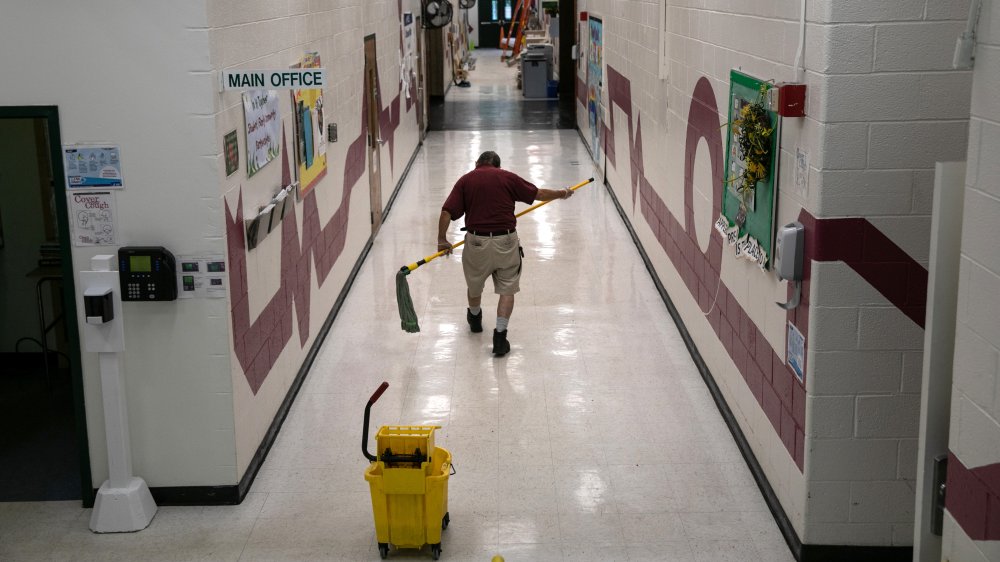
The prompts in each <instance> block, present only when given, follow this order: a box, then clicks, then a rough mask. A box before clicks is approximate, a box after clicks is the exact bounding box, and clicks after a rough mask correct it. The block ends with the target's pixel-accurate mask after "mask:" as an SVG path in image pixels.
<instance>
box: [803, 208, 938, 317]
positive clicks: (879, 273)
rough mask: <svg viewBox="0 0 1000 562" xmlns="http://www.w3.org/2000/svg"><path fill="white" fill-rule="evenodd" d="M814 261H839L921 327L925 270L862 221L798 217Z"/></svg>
mask: <svg viewBox="0 0 1000 562" xmlns="http://www.w3.org/2000/svg"><path fill="white" fill-rule="evenodd" d="M800 222H803V224H804V225H805V226H806V227H807V229H806V248H807V250H809V251H810V252H811V254H812V256H813V258H812V259H814V260H816V261H842V262H844V263H846V264H847V265H848V266H850V267H851V269H853V270H854V271H856V272H857V273H858V275H860V276H861V277H862V278H864V279H865V280H866V281H868V283H870V284H871V286H872V287H874V288H875V289H876V290H878V292H879V293H881V294H882V296H884V297H885V298H886V299H887V300H888V301H889V302H891V303H892V304H893V305H895V306H896V307H897V308H899V309H900V310H901V311H902V312H903V314H905V315H906V316H907V317H909V318H910V320H913V322H914V323H916V324H917V325H918V326H920V327H921V328H923V327H924V320H925V318H924V317H925V316H926V313H927V269H925V268H924V267H923V266H922V265H920V264H919V263H917V261H916V260H914V259H913V258H912V257H910V255H909V254H907V253H906V252H904V251H903V250H902V248H900V247H899V246H897V245H896V244H895V243H894V242H893V241H892V240H890V239H889V237H888V236H886V235H885V234H883V233H882V232H881V231H880V230H879V229H878V228H876V227H875V226H874V225H873V224H871V223H870V222H868V220H867V219H864V218H839V219H816V218H815V217H813V216H812V215H809V214H808V213H806V214H805V215H803V216H802V217H800Z"/></svg>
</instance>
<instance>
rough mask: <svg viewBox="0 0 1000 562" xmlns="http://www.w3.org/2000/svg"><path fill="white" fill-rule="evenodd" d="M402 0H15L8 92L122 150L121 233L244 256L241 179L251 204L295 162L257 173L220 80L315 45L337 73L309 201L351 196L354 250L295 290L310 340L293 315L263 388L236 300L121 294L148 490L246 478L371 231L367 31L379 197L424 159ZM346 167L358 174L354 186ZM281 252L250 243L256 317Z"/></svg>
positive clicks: (97, 472)
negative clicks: (234, 229) (53, 109)
mask: <svg viewBox="0 0 1000 562" xmlns="http://www.w3.org/2000/svg"><path fill="white" fill-rule="evenodd" d="M401 6H402V7H403V10H407V9H408V10H412V11H414V13H416V11H417V10H418V8H419V3H418V2H417V0H403V1H399V0H386V1H378V2H370V1H365V0H351V1H339V2H333V1H329V2H308V1H305V0H300V1H295V2H281V3H275V2H269V1H265V0H257V1H254V2H227V1H223V0H191V1H188V2H181V3H170V4H157V5H153V4H146V3H143V4H141V5H139V4H136V5H134V6H132V5H127V6H126V5H122V4H121V3H117V2H116V3H112V2H104V1H98V2H96V3H95V2H91V3H88V4H87V5H86V6H84V5H82V4H81V5H76V4H72V5H60V6H58V7H54V6H50V5H48V4H44V3H34V4H32V3H18V4H11V5H8V6H5V7H4V14H3V17H2V18H0V68H2V69H3V71H4V79H3V86H2V87H0V105H7V106H18V105H55V106H58V109H59V118H60V127H61V133H62V140H63V142H64V143H66V144H72V143H113V144H117V145H120V146H121V155H122V162H123V164H122V167H123V175H124V178H125V184H126V188H125V190H123V191H121V192H118V193H117V194H116V196H115V198H116V204H117V211H118V214H117V220H118V224H117V226H118V229H119V243H120V244H121V245H136V244H141V245H162V246H165V247H167V248H168V249H170V250H171V251H173V252H174V253H175V254H176V255H192V254H193V255H205V254H210V255H211V254H216V255H226V256H227V264H228V265H229V266H232V265H233V262H232V261H231V260H230V258H231V257H232V256H230V255H229V253H228V248H227V242H228V240H229V238H228V237H227V220H226V210H227V208H228V209H229V210H230V211H231V212H232V213H233V216H235V215H236V213H237V211H238V209H239V203H238V202H239V199H240V193H241V192H242V201H243V207H242V209H243V211H244V212H247V211H251V210H255V209H256V207H257V205H260V204H262V203H264V202H266V200H267V199H268V198H270V196H271V195H272V194H273V193H274V192H275V191H276V190H277V189H278V188H279V187H280V185H281V183H282V182H281V180H282V173H281V164H282V163H281V157H280V156H279V157H278V158H277V159H276V160H275V161H272V162H271V163H270V164H268V165H267V166H266V167H265V168H263V169H262V170H261V171H260V172H259V173H258V174H256V175H254V177H253V178H249V179H248V178H247V176H246V147H245V146H244V140H245V130H244V123H243V121H244V119H243V114H242V105H241V101H240V95H239V94H237V93H227V94H225V95H223V94H220V93H219V91H218V90H219V71H220V70H222V69H225V68H230V67H238V68H251V67H252V68H255V69H257V68H287V67H288V66H289V65H291V64H293V63H296V62H298V61H299V58H300V57H301V56H302V55H303V54H304V53H306V52H307V51H318V52H319V53H320V55H321V57H322V61H323V65H324V66H325V67H326V68H327V69H328V72H329V77H330V78H331V81H332V82H333V84H332V85H331V86H330V87H329V88H327V89H326V90H325V92H324V96H325V101H326V104H327V105H326V108H325V112H326V114H327V116H328V117H327V120H328V121H332V122H335V123H337V124H338V125H339V131H338V132H339V135H338V136H339V140H338V142H337V143H334V144H330V145H329V146H328V150H329V152H328V155H329V160H328V166H327V175H326V177H325V179H323V180H322V181H321V182H320V183H319V184H318V185H317V186H316V187H315V188H314V190H313V191H314V193H315V196H314V200H313V203H314V207H313V208H314V209H315V214H316V215H318V222H319V225H320V227H321V228H322V227H323V226H326V225H327V224H328V222H329V221H330V219H331V218H332V217H333V216H334V213H335V211H337V210H338V209H344V210H346V209H347V208H348V207H349V212H348V213H346V214H345V215H344V217H343V220H344V224H343V225H342V231H343V237H342V242H343V250H342V251H341V252H340V253H339V255H338V257H337V259H336V261H333V260H330V263H327V264H326V275H325V278H324V280H323V282H322V284H320V283H319V280H318V278H317V272H318V270H319V269H320V268H319V266H318V265H317V264H316V263H311V272H310V276H309V278H308V280H307V282H306V284H305V285H304V286H303V287H301V291H300V293H303V292H304V293H308V295H309V297H310V298H309V301H308V306H307V307H305V308H302V309H296V311H295V313H296V315H301V314H304V313H308V314H309V322H308V324H307V326H308V331H309V334H308V337H307V338H305V340H304V341H300V333H301V332H300V330H299V325H298V323H297V322H293V324H294V326H293V330H294V333H293V334H292V337H291V338H290V340H289V342H288V344H287V345H286V346H285V348H284V349H280V350H276V351H275V353H276V360H275V362H274V365H273V367H272V368H271V369H270V371H268V372H267V373H266V374H267V377H266V379H265V381H264V384H263V385H262V386H261V387H260V389H259V392H258V393H257V394H254V393H253V392H251V390H250V389H249V386H248V382H247V379H246V377H245V376H244V374H243V371H242V369H241V367H240V364H239V362H238V361H237V360H236V358H235V352H234V346H235V340H234V337H233V333H232V331H233V330H232V326H233V322H232V316H231V305H232V303H233V299H232V298H226V299H184V300H178V301H174V302H166V303H126V305H125V307H124V321H125V323H126V326H127V328H126V333H127V335H126V345H127V352H126V356H125V361H124V370H125V378H126V388H127V393H128V395H127V400H128V406H129V415H130V430H131V436H132V454H133V458H134V469H135V472H136V473H137V474H138V475H140V476H143V477H144V478H145V479H146V481H147V482H148V483H149V485H150V486H151V487H173V486H226V485H234V484H236V483H238V482H239V481H240V478H241V477H242V476H243V475H244V473H245V472H246V469H247V466H248V464H249V462H250V459H251V458H252V457H253V455H254V453H255V452H256V450H257V447H258V446H259V445H260V443H261V440H262V437H263V434H264V431H265V430H266V428H267V426H268V425H269V424H270V423H271V420H272V419H273V417H274V414H275V412H276V410H277V408H278V405H279V404H280V403H281V401H282V399H283V398H284V396H285V394H286V392H287V390H288V388H289V385H290V384H291V381H292V379H293V378H294V376H295V374H296V372H297V371H298V369H299V367H300V366H301V364H302V361H303V358H304V356H305V354H306V352H307V350H308V349H309V347H310V346H311V345H312V343H313V342H314V341H315V338H316V336H317V334H318V332H319V328H320V326H321V324H322V322H323V320H324V319H325V318H326V316H327V314H328V313H329V311H330V309H331V306H332V304H333V302H334V300H335V299H336V296H337V295H338V293H339V292H340V290H341V289H342V288H343V286H344V282H345V280H346V278H347V275H348V273H349V272H350V270H351V268H352V267H353V265H354V263H355V261H356V260H357V258H358V256H359V254H360V252H361V250H362V248H363V246H364V244H365V241H366V240H367V239H368V237H369V235H370V232H371V227H370V224H369V210H370V204H369V188H368V175H367V166H366V165H365V160H364V157H366V155H365V154H363V158H362V159H361V160H360V164H361V167H360V168H356V169H354V172H352V173H351V174H345V165H346V163H347V153H348V148H349V146H351V145H352V143H354V142H355V141H356V140H357V139H358V138H359V136H360V134H361V128H362V95H361V94H362V83H363V82H362V76H363V73H362V69H363V60H364V58H363V46H364V44H363V39H364V37H365V36H366V35H369V34H373V33H374V34H375V35H376V40H377V52H378V65H379V77H380V85H381V99H382V107H383V109H385V113H384V115H383V120H384V121H385V123H384V127H385V128H384V129H383V130H384V131H385V132H386V133H388V134H390V135H391V137H392V140H391V141H390V142H389V143H387V145H386V146H384V147H382V150H381V163H380V165H379V168H380V169H381V170H382V176H381V177H382V199H383V205H384V204H385V203H386V202H387V201H388V199H389V197H390V196H391V194H392V191H393V188H394V187H395V185H396V183H397V182H398V180H399V179H400V177H401V174H402V171H403V170H404V168H405V166H406V164H407V162H408V160H409V158H410V156H411V155H412V154H413V151H414V150H415V148H416V146H417V143H418V137H417V126H416V113H415V110H416V107H415V106H414V107H412V108H409V109H408V108H407V106H406V103H405V100H401V101H400V103H399V104H398V111H394V110H393V109H392V107H393V104H392V102H393V100H394V98H395V97H396V96H397V95H398V94H399V41H400V16H399V14H400V11H401V9H400V7H401ZM81 45H84V46H85V49H81V48H80V46H81ZM26 52H30V53H31V54H30V56H25V53H26ZM83 53H85V55H84V54H83ZM93 61H102V62H101V63H99V64H97V63H94V62H93ZM95 64H97V66H95ZM279 101H280V105H281V116H282V121H283V130H284V131H285V132H286V134H287V139H288V143H289V144H288V146H289V147H294V144H293V143H294V140H295V139H294V136H293V134H292V133H293V129H292V123H291V119H290V115H291V102H290V98H289V94H288V92H287V91H282V92H279ZM233 129H236V130H237V131H238V137H239V139H240V168H239V171H238V172H237V173H235V174H234V175H233V176H231V177H230V178H228V179H227V178H226V177H225V165H224V159H223V145H222V137H223V135H224V134H225V133H227V132H229V131H230V130H233ZM362 144H363V141H362ZM390 145H391V146H392V150H390V148H389V147H390ZM362 148H363V146H362ZM290 150H291V148H290ZM362 152H364V151H362ZM355 160H357V159H355ZM355 172H356V173H355ZM358 174H360V175H358ZM348 175H349V176H351V177H352V178H355V179H354V181H352V182H345V176H348ZM345 183H350V185H348V186H347V189H351V195H350V197H348V198H347V201H348V205H347V206H344V202H343V201H342V195H343V193H344V189H345ZM303 209H304V202H299V203H298V204H297V205H296V208H295V213H296V215H295V218H296V221H297V226H298V237H299V239H300V240H297V241H296V242H298V243H300V247H301V246H306V244H305V243H304V242H303V241H302V240H301V239H302V238H303V225H304V223H305V222H306V221H305V220H304V217H303ZM331 231H332V230H331ZM116 251H117V248H116V247H89V248H74V249H73V263H74V269H75V270H77V271H80V270H85V269H89V264H90V258H91V257H92V256H94V255H97V254H101V253H114V252H116ZM281 255H282V253H281V235H280V233H277V232H276V233H272V234H271V236H269V237H268V238H266V239H265V240H264V243H263V244H262V245H261V246H260V247H259V248H258V249H257V250H254V251H253V252H251V253H249V254H248V256H245V257H248V259H247V260H246V262H247V264H248V266H249V267H248V275H247V287H246V288H245V290H246V291H247V292H248V297H249V299H250V307H249V308H250V320H256V319H257V318H258V315H259V314H260V312H261V311H262V310H263V309H264V308H265V305H266V304H267V302H268V301H269V300H270V299H271V298H272V296H273V295H275V293H276V291H277V290H278V288H279V287H281V277H282V272H281V268H280V263H281ZM227 289H228V290H229V291H230V297H232V294H233V292H234V291H238V290H239V288H234V287H232V286H230V285H229V284H228V283H227ZM274 321H275V319H274V318H268V319H266V321H265V322H263V323H264V324H267V323H268V322H271V323H273V322H274ZM258 345H260V344H259V343H258ZM83 371H84V386H85V394H86V397H85V401H86V414H87V424H88V431H89V445H90V461H91V467H92V470H93V483H94V486H95V487H97V486H99V485H100V484H101V483H102V482H103V481H104V480H105V479H106V478H107V466H106V459H107V453H106V450H105V437H104V423H103V409H102V407H101V394H100V392H101V389H100V373H99V370H98V366H97V358H96V355H93V354H86V353H85V354H84V357H83Z"/></svg>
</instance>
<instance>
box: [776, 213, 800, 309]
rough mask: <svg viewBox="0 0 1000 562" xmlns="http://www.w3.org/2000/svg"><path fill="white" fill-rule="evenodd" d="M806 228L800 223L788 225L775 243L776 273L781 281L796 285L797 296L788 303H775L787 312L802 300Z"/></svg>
mask: <svg viewBox="0 0 1000 562" xmlns="http://www.w3.org/2000/svg"><path fill="white" fill-rule="evenodd" d="M804 239H805V227H804V226H802V223H800V222H793V223H789V224H786V225H785V226H783V227H781V229H780V230H778V235H777V236H776V237H775V243H774V248H775V251H774V272H775V273H777V275H778V280H779V281H785V280H788V281H792V282H793V283H795V294H794V295H793V296H792V300H790V301H788V302H786V303H780V302H778V303H775V304H777V305H778V306H780V307H781V308H783V309H785V310H791V309H793V308H795V307H797V306H799V301H800V300H802V254H803V250H804V247H803V246H804V243H803V241H804Z"/></svg>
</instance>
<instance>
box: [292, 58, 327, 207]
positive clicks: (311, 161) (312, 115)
mask: <svg viewBox="0 0 1000 562" xmlns="http://www.w3.org/2000/svg"><path fill="white" fill-rule="evenodd" d="M321 66H322V65H321V64H320V58H319V53H306V54H305V56H303V57H302V62H300V63H298V64H296V65H294V66H293V67H292V68H320V67H321ZM292 110H293V111H294V113H295V161H296V162H297V164H298V165H297V166H296V170H297V171H298V177H299V195H300V196H303V195H305V194H306V193H309V191H310V190H312V188H314V187H316V184H317V183H319V181H320V180H321V179H323V177H324V176H326V123H325V121H324V119H323V90H321V89H312V90H292Z"/></svg>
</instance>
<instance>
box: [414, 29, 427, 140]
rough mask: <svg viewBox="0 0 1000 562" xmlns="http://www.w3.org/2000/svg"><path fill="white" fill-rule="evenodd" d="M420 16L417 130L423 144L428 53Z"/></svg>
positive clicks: (417, 33) (417, 34) (425, 121)
mask: <svg viewBox="0 0 1000 562" xmlns="http://www.w3.org/2000/svg"><path fill="white" fill-rule="evenodd" d="M423 23H424V22H423V18H422V17H421V15H420V14H414V17H413V28H414V34H415V35H416V41H417V65H416V66H417V91H416V95H417V128H418V129H420V131H419V134H418V138H419V139H420V141H421V142H423V140H424V137H426V136H427V111H428V108H427V66H426V64H427V53H425V52H424V43H425V40H424V25H423Z"/></svg>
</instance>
